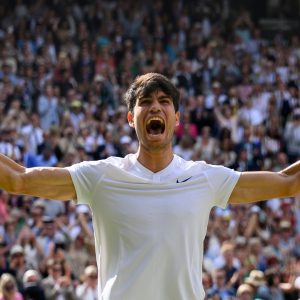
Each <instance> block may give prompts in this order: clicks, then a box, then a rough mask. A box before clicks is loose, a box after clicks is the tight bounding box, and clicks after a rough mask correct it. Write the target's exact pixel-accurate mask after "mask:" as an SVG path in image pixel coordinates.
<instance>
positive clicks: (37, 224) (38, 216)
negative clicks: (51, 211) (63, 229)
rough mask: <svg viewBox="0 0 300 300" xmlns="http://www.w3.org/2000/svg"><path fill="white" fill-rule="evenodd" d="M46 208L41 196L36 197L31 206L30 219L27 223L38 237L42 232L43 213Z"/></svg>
mask: <svg viewBox="0 0 300 300" xmlns="http://www.w3.org/2000/svg"><path fill="white" fill-rule="evenodd" d="M45 208H46V207H45V203H44V200H42V199H40V198H38V199H36V200H35V201H34V202H33V204H32V206H31V210H30V219H29V220H28V222H27V225H28V226H29V227H30V229H31V231H32V233H33V234H34V235H35V236H36V237H38V236H39V235H40V234H41V231H42V228H43V215H44V212H45Z"/></svg>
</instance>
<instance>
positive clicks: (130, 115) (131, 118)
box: [127, 111, 134, 128]
mask: <svg viewBox="0 0 300 300" xmlns="http://www.w3.org/2000/svg"><path fill="white" fill-rule="evenodd" d="M127 121H128V124H129V126H130V127H132V128H134V120H133V113H132V112H131V111H129V112H128V113H127Z"/></svg>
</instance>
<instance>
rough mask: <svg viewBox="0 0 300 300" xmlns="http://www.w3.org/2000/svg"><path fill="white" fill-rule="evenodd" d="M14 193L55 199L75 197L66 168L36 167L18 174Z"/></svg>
mask: <svg viewBox="0 0 300 300" xmlns="http://www.w3.org/2000/svg"><path fill="white" fill-rule="evenodd" d="M18 179H19V180H18V185H17V187H16V193H18V194H24V195H31V196H36V197H43V198H46V199H55V200H71V199H76V191H75V187H74V184H73V181H72V178H71V175H70V173H69V171H68V170H67V169H64V168H48V167H37V168H28V169H25V170H24V171H23V172H22V173H20V174H19V175H18Z"/></svg>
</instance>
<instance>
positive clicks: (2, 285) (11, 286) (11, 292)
mask: <svg viewBox="0 0 300 300" xmlns="http://www.w3.org/2000/svg"><path fill="white" fill-rule="evenodd" d="M0 299H1V300H6V299H12V300H23V296H22V294H21V293H20V292H19V291H18V287H17V285H16V281H15V279H14V277H13V276H12V275H11V274H8V273H4V274H2V275H1V277H0Z"/></svg>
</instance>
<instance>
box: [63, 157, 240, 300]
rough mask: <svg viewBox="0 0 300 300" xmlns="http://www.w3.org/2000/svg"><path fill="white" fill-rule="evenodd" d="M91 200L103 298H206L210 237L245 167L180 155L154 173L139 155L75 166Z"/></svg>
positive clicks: (80, 194) (83, 197) (82, 192)
mask: <svg viewBox="0 0 300 300" xmlns="http://www.w3.org/2000/svg"><path fill="white" fill-rule="evenodd" d="M67 169H68V170H69V172H70V174H71V177H72V180H73V182H74V185H75V189H76V193H77V199H78V200H77V202H78V203H82V204H88V205H90V207H91V209H92V212H93V225H94V234H95V245H96V254H97V263H98V267H99V274H100V282H99V286H100V290H99V298H100V299H101V300H148V299H149V300H177V299H178V300H200V299H204V290H203V287H202V282H201V281H202V280H201V278H202V259H203V239H204V237H205V234H206V228H207V223H208V217H209V213H210V210H211V208H212V207H213V206H219V207H225V206H226V204H227V201H228V199H229V196H230V194H231V192H232V190H233V188H234V186H235V184H236V182H237V181H238V178H239V175H240V173H239V172H236V171H233V170H231V169H228V168H225V167H222V166H213V165H209V164H206V163H205V162H199V161H198V162H193V161H185V160H183V159H182V158H180V157H178V156H176V155H174V158H173V160H172V162H171V163H170V164H169V165H168V166H167V167H166V168H165V169H163V170H162V171H160V172H157V173H153V172H151V171H150V170H148V169H146V168H145V167H144V166H142V165H141V164H140V163H139V162H138V161H137V159H136V155H135V154H130V155H127V156H126V157H125V158H118V157H110V158H108V159H105V160H100V161H92V162H82V163H79V164H75V165H73V166H71V167H68V168H67Z"/></svg>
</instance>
